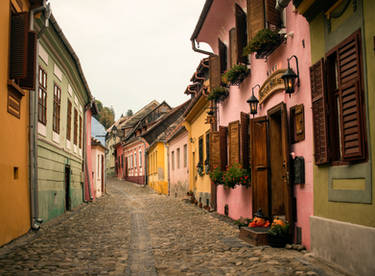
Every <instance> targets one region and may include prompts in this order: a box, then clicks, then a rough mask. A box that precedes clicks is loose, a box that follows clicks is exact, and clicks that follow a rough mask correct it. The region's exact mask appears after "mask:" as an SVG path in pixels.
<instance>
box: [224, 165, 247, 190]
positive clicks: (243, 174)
mask: <svg viewBox="0 0 375 276" xmlns="http://www.w3.org/2000/svg"><path fill="white" fill-rule="evenodd" d="M223 181H224V185H225V186H227V187H229V188H234V186H236V185H237V184H239V185H245V186H248V185H250V174H249V172H248V170H245V169H243V168H242V166H241V165H240V164H238V163H234V164H233V165H231V166H230V167H228V168H227V170H226V171H225V172H224V174H223Z"/></svg>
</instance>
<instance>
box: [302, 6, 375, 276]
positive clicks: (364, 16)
mask: <svg viewBox="0 0 375 276" xmlns="http://www.w3.org/2000/svg"><path fill="white" fill-rule="evenodd" d="M295 2H296V3H295V5H296V6H297V8H298V12H299V13H301V14H303V15H304V16H306V18H307V19H308V20H309V22H310V33H311V62H312V64H314V66H315V65H316V64H319V62H320V61H321V60H322V59H323V61H324V64H325V71H324V74H325V75H327V84H326V86H325V87H324V88H325V89H324V90H323V93H324V95H325V97H326V99H327V109H328V110H332V109H334V106H332V105H331V104H330V102H329V100H330V94H331V93H332V92H331V91H332V83H330V82H329V80H332V79H335V78H336V79H337V82H336V85H337V90H336V91H337V92H336V93H337V94H338V95H339V97H341V98H340V102H338V103H339V104H341V102H342V103H345V105H343V106H342V107H341V109H340V110H341V111H340V112H342V113H340V114H342V116H340V117H339V119H337V118H336V121H337V120H338V121H341V122H343V124H342V125H341V126H342V127H341V129H339V130H338V131H337V130H336V129H335V118H330V119H329V121H328V120H327V121H328V126H327V129H326V134H324V133H323V135H322V136H325V137H327V140H326V142H324V141H320V140H319V139H317V138H316V136H315V137H314V138H315V144H316V145H323V146H322V147H321V148H322V149H324V148H325V147H324V144H326V145H328V146H327V147H326V151H323V150H322V151H321V152H320V153H319V152H316V153H315V155H316V158H315V162H314V168H313V174H314V216H312V217H311V239H312V242H311V248H312V252H313V253H314V254H316V255H318V256H319V257H322V258H325V259H327V260H329V261H332V262H335V263H337V264H339V265H341V266H343V267H345V268H346V269H348V270H349V271H351V272H352V273H354V274H356V275H373V274H375V267H374V264H373V252H374V251H375V216H374V214H375V203H374V198H375V181H374V178H373V177H372V174H373V171H374V169H375V168H374V164H373V161H372V160H374V157H375V155H374V154H375V153H374V151H373V150H372V145H373V144H374V143H373V141H374V135H375V128H374V125H373V124H371V123H370V122H371V121H372V120H373V118H374V116H375V113H374V87H375V80H374V78H373V76H374V74H375V65H374V62H373V58H374V41H373V36H374V33H375V24H374V20H373V18H372V16H373V14H374V11H375V3H374V1H369V0H365V1H333V3H331V2H330V3H323V2H324V1H295ZM331 68H336V70H335V69H333V70H331ZM330 70H331V71H330ZM335 71H336V72H337V73H336V77H335V76H333V75H332V72H335ZM322 79H324V77H322ZM354 87H356V88H354ZM312 92H314V91H312ZM352 93H356V94H355V95H356V97H355V98H353V97H348V96H350V95H353V94H352ZM353 106H354V107H355V109H352V110H348V107H351V108H353ZM348 112H350V113H349V115H348ZM331 114H332V111H331ZM319 116H320V117H321V118H325V115H324V114H319ZM348 116H351V117H350V118H349V117H348ZM326 118H327V117H326ZM348 118H349V119H350V120H349V121H348ZM341 130H343V134H342V135H341V136H340V137H338V138H337V139H335V140H336V141H340V143H341V144H340V145H337V144H335V141H332V139H329V137H337V136H338V132H339V131H341ZM349 134H350V135H351V136H350V135H349ZM348 143H350V144H348ZM326 153H327V155H324V154H326ZM325 156H327V157H326V158H325V159H324V158H322V157H325ZM319 157H320V158H319Z"/></svg>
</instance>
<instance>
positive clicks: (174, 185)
mask: <svg viewBox="0 0 375 276" xmlns="http://www.w3.org/2000/svg"><path fill="white" fill-rule="evenodd" d="M168 145H169V177H170V179H169V181H170V182H169V187H170V188H169V189H170V195H171V196H174V197H184V196H186V193H187V192H188V191H189V166H188V164H189V153H188V152H187V162H186V166H185V165H184V146H185V145H186V147H187V145H188V133H187V131H186V130H185V131H184V132H183V133H181V134H179V135H177V136H176V137H174V138H173V139H172V140H170V141H169V143H168ZM177 149H180V167H179V168H178V166H177ZM172 152H174V156H175V165H174V169H173V168H172Z"/></svg>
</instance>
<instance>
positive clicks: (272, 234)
mask: <svg viewBox="0 0 375 276" xmlns="http://www.w3.org/2000/svg"><path fill="white" fill-rule="evenodd" d="M288 241H289V224H288V222H286V221H283V220H282V219H279V218H277V217H276V218H275V219H274V220H273V222H272V225H271V228H270V229H269V230H268V231H267V242H268V244H269V245H270V246H272V247H279V248H281V247H285V245H286V244H287V243H288Z"/></svg>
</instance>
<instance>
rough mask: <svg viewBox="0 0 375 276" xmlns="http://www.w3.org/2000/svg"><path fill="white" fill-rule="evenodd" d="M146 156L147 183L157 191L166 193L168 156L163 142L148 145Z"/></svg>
mask: <svg viewBox="0 0 375 276" xmlns="http://www.w3.org/2000/svg"><path fill="white" fill-rule="evenodd" d="M147 158H148V164H149V166H148V175H147V178H148V185H149V186H150V187H151V188H152V189H153V190H155V191H156V192H158V193H161V194H165V195H168V157H167V151H166V147H165V145H164V143H162V142H157V143H155V144H154V145H152V146H150V148H149V149H148V152H147Z"/></svg>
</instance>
